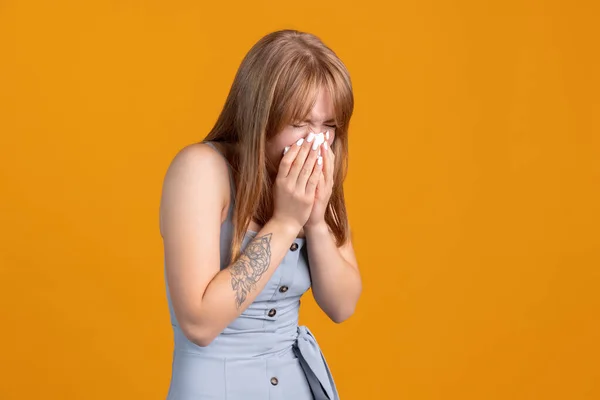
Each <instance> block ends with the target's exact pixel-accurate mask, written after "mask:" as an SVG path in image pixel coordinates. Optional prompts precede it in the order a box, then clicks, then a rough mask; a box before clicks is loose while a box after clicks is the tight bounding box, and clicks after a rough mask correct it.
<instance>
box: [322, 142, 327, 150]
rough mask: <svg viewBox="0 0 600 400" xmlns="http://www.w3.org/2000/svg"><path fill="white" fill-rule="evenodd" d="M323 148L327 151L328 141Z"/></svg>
mask: <svg viewBox="0 0 600 400" xmlns="http://www.w3.org/2000/svg"><path fill="white" fill-rule="evenodd" d="M323 148H324V149H325V151H327V142H325V143H323Z"/></svg>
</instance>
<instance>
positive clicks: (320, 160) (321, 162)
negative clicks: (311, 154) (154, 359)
mask: <svg viewBox="0 0 600 400" xmlns="http://www.w3.org/2000/svg"><path fill="white" fill-rule="evenodd" d="M317 164H319V165H321V164H323V157H321V156H319V158H317Z"/></svg>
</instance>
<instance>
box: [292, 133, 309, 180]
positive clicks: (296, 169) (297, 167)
mask: <svg viewBox="0 0 600 400" xmlns="http://www.w3.org/2000/svg"><path fill="white" fill-rule="evenodd" d="M314 137H315V134H314V133H313V132H310V133H309V134H308V136H306V140H302V142H301V143H300V147H299V149H298V154H297V155H296V157H295V158H294V160H293V162H292V167H291V168H290V170H289V173H288V175H287V177H288V178H289V179H291V180H292V181H297V180H298V175H300V171H301V170H302V167H303V166H304V164H305V163H306V159H307V156H308V155H309V152H310V148H311V146H312V141H313V140H314ZM298 142H300V140H298ZM298 142H296V145H298ZM290 151H291V150H290ZM288 153H289V151H288ZM286 155H287V154H286Z"/></svg>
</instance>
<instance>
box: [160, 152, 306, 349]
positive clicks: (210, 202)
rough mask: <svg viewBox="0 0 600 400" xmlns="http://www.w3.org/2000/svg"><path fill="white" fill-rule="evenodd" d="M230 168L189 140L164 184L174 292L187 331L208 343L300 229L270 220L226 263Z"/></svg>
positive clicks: (166, 241)
mask: <svg viewBox="0 0 600 400" xmlns="http://www.w3.org/2000/svg"><path fill="white" fill-rule="evenodd" d="M227 168H228V167H227V165H226V164H225V160H223V159H222V157H221V156H220V155H218V154H217V153H216V152H214V151H213V150H212V149H208V148H207V146H205V145H191V146H188V147H186V148H185V149H183V150H182V151H181V152H180V153H179V154H178V155H177V156H176V157H175V158H174V160H173V162H172V164H171V165H170V166H169V170H168V171H167V174H166V176H165V181H164V186H163V194H162V199H161V233H162V236H163V242H164V249H165V263H166V264H165V265H166V276H167V282H168V285H169V289H170V296H171V300H172V304H173V308H174V311H175V315H176V317H177V321H178V322H179V324H180V327H181V329H182V331H183V332H184V334H185V335H186V337H187V338H188V339H189V340H191V341H192V342H194V343H196V344H197V345H199V346H207V345H208V344H210V343H211V342H212V340H213V339H214V338H215V337H216V336H217V335H218V334H219V333H221V332H222V331H223V330H224V329H225V328H226V327H227V326H228V325H229V324H230V323H231V322H232V321H233V320H234V319H236V318H237V317H238V316H239V315H240V314H241V313H242V312H243V311H244V310H245V309H246V308H247V307H248V305H249V304H250V303H252V302H253V301H254V299H255V298H256V296H257V295H258V294H259V293H260V291H261V290H262V289H263V288H264V286H265V285H266V283H267V282H268V280H269V278H270V277H271V276H272V274H273V272H274V271H275V269H276V267H277V266H278V265H279V264H280V263H281V261H282V260H283V257H284V256H285V254H286V253H287V251H288V250H289V247H290V245H291V244H292V242H293V241H294V239H295V238H296V235H297V234H298V232H299V231H300V228H301V227H300V226H298V227H295V226H292V225H291V224H290V223H289V222H288V221H286V222H285V223H284V222H281V221H278V220H276V219H271V220H270V221H268V222H267V223H266V224H265V225H264V226H263V227H262V229H261V230H260V231H259V232H258V233H257V235H256V236H255V237H254V238H253V239H252V240H251V241H250V242H249V243H248V245H247V246H246V248H245V250H244V252H243V254H242V255H241V256H240V257H239V259H238V260H237V261H236V262H234V263H233V264H231V265H229V266H228V267H227V268H225V269H223V270H220V243H219V241H220V229H221V214H222V210H223V206H224V205H225V203H226V193H229V186H228V185H227V182H228V173H229V172H228V170H227ZM232 201H233V199H232ZM247 254H251V257H248V255H247Z"/></svg>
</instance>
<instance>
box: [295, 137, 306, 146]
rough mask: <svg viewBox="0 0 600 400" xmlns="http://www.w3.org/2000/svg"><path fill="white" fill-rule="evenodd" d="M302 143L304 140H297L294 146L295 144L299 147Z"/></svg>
mask: <svg viewBox="0 0 600 400" xmlns="http://www.w3.org/2000/svg"><path fill="white" fill-rule="evenodd" d="M302 142H304V138H300V139H298V141H297V142H296V144H297V145H298V146H300V145H301V144H302Z"/></svg>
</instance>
